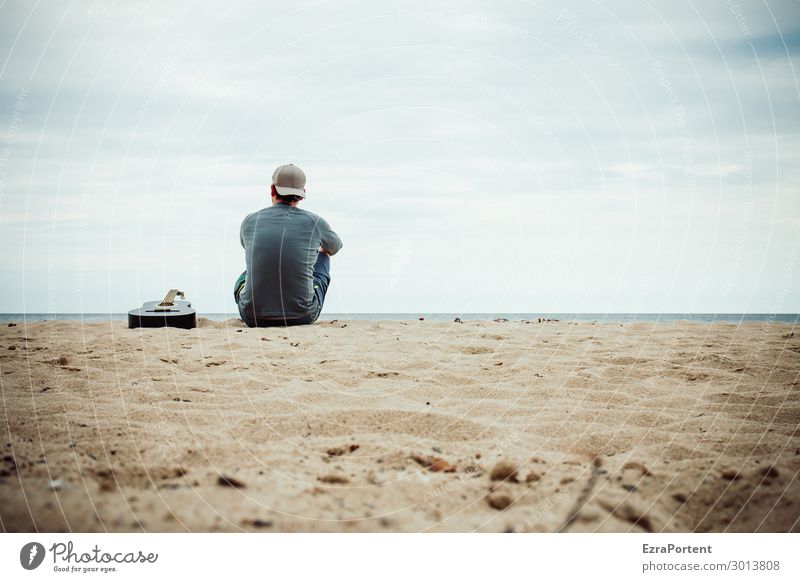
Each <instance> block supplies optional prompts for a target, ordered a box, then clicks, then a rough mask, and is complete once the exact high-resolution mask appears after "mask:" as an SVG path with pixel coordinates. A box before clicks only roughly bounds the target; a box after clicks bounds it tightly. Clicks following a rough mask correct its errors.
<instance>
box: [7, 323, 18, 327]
mask: <svg viewBox="0 0 800 582" xmlns="http://www.w3.org/2000/svg"><path fill="white" fill-rule="evenodd" d="M8 327H17V324H16V323H9V324H8Z"/></svg>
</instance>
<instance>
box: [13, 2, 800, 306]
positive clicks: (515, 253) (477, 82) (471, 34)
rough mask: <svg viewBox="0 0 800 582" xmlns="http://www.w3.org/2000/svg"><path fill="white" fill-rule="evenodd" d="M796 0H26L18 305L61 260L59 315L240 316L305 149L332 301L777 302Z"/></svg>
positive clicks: (786, 263) (792, 221)
mask: <svg viewBox="0 0 800 582" xmlns="http://www.w3.org/2000/svg"><path fill="white" fill-rule="evenodd" d="M799 12H800V9H799V8H798V6H797V4H796V3H794V2H777V3H771V4H770V6H769V7H768V9H767V7H758V8H756V7H754V6H750V5H747V6H746V7H744V6H737V5H735V4H733V3H711V4H704V5H699V6H692V5H683V4H671V3H668V4H662V5H648V4H641V5H630V3H623V2H622V1H621V0H620V1H619V2H616V1H615V2H607V3H604V4H603V5H587V4H585V3H582V2H568V3H566V4H564V3H555V2H553V3H540V4H537V5H533V4H530V3H528V2H522V1H517V0H507V1H504V2H498V3H494V4H487V3H485V2H477V1H473V2H466V3H465V2H443V3H441V4H439V3H437V5H436V7H435V8H431V5H430V4H428V3H424V2H421V1H420V2H410V3H404V4H403V5H402V6H400V5H398V6H395V7H392V6H382V5H376V4H374V3H367V2H362V1H356V0H348V1H345V2H336V3H334V2H318V3H315V4H297V3H294V2H276V3H272V2H271V3H270V5H269V7H265V6H264V5H262V4H260V3H255V2H246V1H244V0H240V1H238V2H234V3H232V4H231V3H227V2H212V3H200V4H197V3H189V2H175V3H169V4H168V5H165V6H159V9H158V10H157V11H156V10H152V9H148V8H147V7H146V6H143V5H134V4H128V3H122V2H113V1H110V0H109V1H100V2H98V1H97V0H93V1H84V2H77V3H75V4H73V5H69V6H67V5H65V6H62V7H48V8H47V9H46V10H45V9H44V8H43V7H42V6H39V5H36V6H32V5H28V4H26V3H21V2H10V3H9V2H7V3H5V4H4V5H3V7H2V8H1V9H0V67H2V68H0V79H1V80H2V85H0V87H2V89H0V114H2V117H0V140H3V139H6V141H7V143H5V144H2V143H0V146H3V145H4V146H5V147H6V150H5V153H3V150H0V154H2V157H0V188H1V189H0V226H2V230H1V231H0V247H2V248H3V249H4V251H3V253H2V254H0V267H1V268H3V270H4V273H8V276H7V277H6V278H5V281H4V283H3V287H2V289H0V291H2V295H0V310H2V311H19V310H21V309H23V308H25V309H29V310H34V311H35V310H46V309H48V308H49V306H50V305H51V303H52V302H51V300H50V299H51V298H49V297H48V296H47V294H46V293H45V294H41V293H39V292H38V291H34V289H41V288H46V287H47V286H48V277H50V276H56V275H55V274H57V278H58V280H59V281H60V282H59V284H58V285H57V286H56V287H55V291H54V294H55V299H56V301H55V304H56V305H57V306H58V309H59V310H64V311H74V310H76V309H79V308H81V306H84V305H87V304H98V303H102V304H103V305H104V306H105V307H104V309H111V310H113V311H124V310H125V309H128V308H130V307H131V306H132V305H135V304H137V303H139V302H141V301H143V300H145V299H151V298H152V296H158V295H159V294H161V293H163V289H162V287H163V286H164V285H165V284H168V285H171V284H173V283H172V282H174V281H176V280H178V281H184V280H188V281H189V282H190V283H192V285H193V286H194V289H190V291H193V293H192V295H193V298H194V300H195V301H196V302H197V304H198V305H202V308H203V309H204V310H205V311H212V312H213V311H223V310H226V309H230V308H231V307H232V306H231V305H230V302H229V297H228V295H229V293H228V287H229V286H230V280H231V279H232V278H233V277H235V276H236V275H237V274H238V273H239V272H240V271H241V269H242V267H243V256H242V251H241V249H240V248H239V246H238V244H239V243H238V228H239V224H240V222H241V219H242V218H243V217H244V215H245V214H247V213H248V212H251V211H253V210H255V209H257V208H258V207H260V206H262V205H265V204H266V203H267V200H266V195H265V192H266V184H267V181H268V178H269V176H270V175H271V173H272V170H273V168H274V167H275V166H276V165H278V164H281V163H285V162H287V161H293V162H295V163H297V164H298V165H300V166H301V167H303V168H304V170H305V171H306V173H307V174H308V177H309V198H308V200H307V202H306V203H305V204H306V206H307V207H308V208H309V209H310V210H312V211H315V212H318V213H319V214H321V215H323V216H325V217H326V218H327V219H328V221H329V222H330V223H331V224H332V225H333V226H334V228H336V229H337V230H339V231H340V234H342V237H343V239H345V250H344V251H343V253H342V254H341V255H340V256H337V257H336V259H335V261H334V281H335V282H334V286H333V288H332V289H334V293H333V294H332V295H331V298H330V299H329V303H328V306H327V309H328V310H329V311H337V310H344V309H349V310H352V311H398V310H412V311H415V310H422V311H426V310H430V309H432V307H431V306H434V307H436V309H439V310H443V311H460V310H473V311H491V310H493V309H497V310H500V311H503V310H508V311H526V310H534V311H535V310H550V311H574V310H578V309H580V310H585V311H604V310H611V309H616V310H621V311H627V310H630V309H632V308H633V307H630V306H636V307H641V308H644V307H646V308H647V309H652V310H662V309H663V310H666V311H682V310H685V309H688V308H690V307H691V308H696V309H701V308H702V309H703V310H715V309H721V310H723V311H748V310H750V311H752V310H759V309H760V310H764V309H768V308H769V306H770V305H772V304H773V303H775V297H776V291H775V290H776V289H778V288H784V287H785V285H784V283H785V280H784V279H785V273H786V272H787V270H788V269H790V267H792V265H795V264H796V262H797V256H795V255H793V254H792V253H787V252H784V251H785V250H786V249H790V248H793V246H792V245H793V244H794V243H793V241H794V238H795V237H796V224H797V221H798V220H800V207H799V205H798V202H797V197H796V196H795V195H793V193H796V192H797V188H798V186H800V174H799V172H800V170H798V168H800V164H798V163H797V162H798V160H797V158H798V151H799V150H798V134H799V133H800V125H798V124H799V123H800V121H799V119H800V118H798V116H797V115H796V112H797V101H798V90H797V87H798V84H797V79H796V69H797V67H796V66H795V65H796V62H795V60H796V54H797V44H798V32H797V28H796V26H794V24H793V23H794V22H797V20H798V19H797V17H798V16H800V14H799ZM20 95H23V102H24V108H22V109H20V108H19V106H18V103H19V102H20ZM12 124H13V132H12V131H11V129H12ZM742 241H744V242H742ZM730 248H734V249H740V250H739V251H737V254H736V256H729V255H726V251H725V249H730ZM175 257H184V260H182V261H176V260H175ZM398 257H399V258H398ZM401 263H402V264H401ZM530 265H532V266H533V267H531V268H529V266H530ZM794 272H798V271H797V270H795V271H794ZM48 273H49V274H50V275H48ZM376 273H377V274H379V276H376ZM112 274H113V276H112ZM755 274H758V276H755ZM698 277H700V278H703V279H704V280H705V279H707V280H708V284H707V285H706V286H704V287H703V286H698V285H699V284H698ZM89 280H91V281H92V282H94V283H96V284H95V285H89V284H82V285H80V284H78V283H79V282H80V281H89ZM168 281H170V282H168ZM420 281H425V282H426V284H425V285H420V283H419V282H420ZM718 281H728V282H729V284H728V288H730V289H734V290H736V291H735V292H733V291H731V292H730V293H727V294H721V293H720V292H719V291H720V289H719V288H718V287H717V286H715V285H716V283H715V282H718ZM645 283H646V288H647V297H646V298H645V299H641V300H640V299H639V298H640V297H641V295H642V289H643V288H645V287H644V286H645ZM76 288H80V289H81V290H80V291H76ZM336 289H338V291H336ZM793 289H794V290H793V291H790V292H789V293H788V294H786V295H785V296H784V297H783V299H782V302H783V303H782V304H783V305H784V307H786V306H789V307H786V308H788V309H793V310H797V309H798V308H800V294H798V293H797V291H796V285H795V287H794V288H793ZM587 290H588V291H587ZM690 297H693V298H695V299H691V300H690V299H689V298H690ZM626 306H628V307H626Z"/></svg>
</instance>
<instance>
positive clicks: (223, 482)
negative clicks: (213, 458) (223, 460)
mask: <svg viewBox="0 0 800 582" xmlns="http://www.w3.org/2000/svg"><path fill="white" fill-rule="evenodd" d="M217 485H220V486H222V487H233V488H234V489H244V486H245V485H244V483H242V482H241V481H239V480H238V479H234V478H233V477H228V476H227V475H220V476H219V477H218V478H217Z"/></svg>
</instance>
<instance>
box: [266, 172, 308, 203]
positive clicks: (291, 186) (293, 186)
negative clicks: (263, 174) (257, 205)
mask: <svg viewBox="0 0 800 582" xmlns="http://www.w3.org/2000/svg"><path fill="white" fill-rule="evenodd" d="M272 185H273V186H275V190H277V191H278V194H280V195H281V196H300V198H305V197H306V175H305V174H304V173H303V170H301V169H300V168H298V167H297V166H295V165H294V164H286V165H284V166H278V168H277V169H276V170H275V172H274V173H273V174H272Z"/></svg>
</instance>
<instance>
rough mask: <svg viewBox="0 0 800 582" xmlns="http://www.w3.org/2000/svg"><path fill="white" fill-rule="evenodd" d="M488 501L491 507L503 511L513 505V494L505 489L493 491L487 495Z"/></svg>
mask: <svg viewBox="0 0 800 582" xmlns="http://www.w3.org/2000/svg"><path fill="white" fill-rule="evenodd" d="M486 502H487V503H488V504H489V507H492V508H493V509H496V510H498V511H502V510H503V509H505V508H506V507H508V506H509V505H511V495H509V494H508V493H506V492H505V491H493V492H491V493H489V495H487V496H486Z"/></svg>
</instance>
